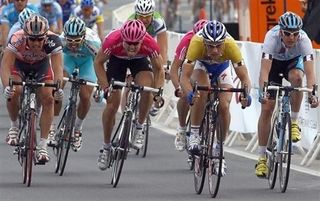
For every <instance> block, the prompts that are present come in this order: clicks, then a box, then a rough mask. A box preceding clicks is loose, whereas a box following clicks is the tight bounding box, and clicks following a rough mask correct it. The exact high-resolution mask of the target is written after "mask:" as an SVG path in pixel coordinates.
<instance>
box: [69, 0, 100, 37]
mask: <svg viewBox="0 0 320 201" xmlns="http://www.w3.org/2000/svg"><path fill="white" fill-rule="evenodd" d="M72 15H74V16H76V17H79V18H81V19H82V20H83V21H84V22H85V23H86V26H87V27H89V28H90V29H92V30H93V31H96V32H97V33H98V35H99V38H100V40H101V41H103V39H104V34H103V22H104V18H103V14H102V13H101V10H100V9H99V8H98V7H97V6H95V2H94V0H81V3H80V5H78V6H77V7H76V8H75V9H74V11H73V13H72Z"/></svg>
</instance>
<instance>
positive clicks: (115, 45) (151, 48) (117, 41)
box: [102, 29, 160, 60]
mask: <svg viewBox="0 0 320 201" xmlns="http://www.w3.org/2000/svg"><path fill="white" fill-rule="evenodd" d="M102 50H103V52H104V53H105V54H106V55H108V56H110V55H113V56H115V57H118V58H121V59H128V60H129V59H136V58H143V57H150V58H153V57H157V56H158V55H159V54H160V48H159V46H158V44H157V42H156V41H155V39H153V38H152V36H151V35H149V34H148V33H147V34H146V35H145V37H144V38H143V41H142V44H141V47H140V50H139V51H138V53H137V55H135V56H134V57H129V56H128V55H127V53H126V51H125V50H124V48H123V40H122V37H121V33H120V30H119V29H116V30H114V31H112V32H110V33H109V34H108V35H107V36H106V37H105V39H104V40H103V44H102Z"/></svg>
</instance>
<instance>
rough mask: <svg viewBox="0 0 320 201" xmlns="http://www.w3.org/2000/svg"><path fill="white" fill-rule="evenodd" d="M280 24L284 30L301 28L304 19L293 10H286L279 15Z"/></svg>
mask: <svg viewBox="0 0 320 201" xmlns="http://www.w3.org/2000/svg"><path fill="white" fill-rule="evenodd" d="M278 24H279V26H280V28H281V29H283V30H300V29H301V28H302V24H303V23H302V19H301V18H300V16H299V15H297V14H295V13H293V12H286V13H284V14H283V15H281V16H280V17H279V22H278Z"/></svg>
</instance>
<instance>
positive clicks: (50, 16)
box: [37, 2, 62, 26]
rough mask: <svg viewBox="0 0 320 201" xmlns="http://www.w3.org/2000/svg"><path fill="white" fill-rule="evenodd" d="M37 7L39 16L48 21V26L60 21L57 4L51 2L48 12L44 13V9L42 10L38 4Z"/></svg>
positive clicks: (60, 10)
mask: <svg viewBox="0 0 320 201" xmlns="http://www.w3.org/2000/svg"><path fill="white" fill-rule="evenodd" d="M37 6H38V10H39V13H40V15H41V16H43V17H45V18H46V19H47V20H48V22H49V26H51V25H57V21H58V20H60V19H61V20H62V9H61V6H60V4H58V3H57V2H53V3H52V4H51V11H50V12H47V11H45V9H43V7H42V6H41V4H38V5H37Z"/></svg>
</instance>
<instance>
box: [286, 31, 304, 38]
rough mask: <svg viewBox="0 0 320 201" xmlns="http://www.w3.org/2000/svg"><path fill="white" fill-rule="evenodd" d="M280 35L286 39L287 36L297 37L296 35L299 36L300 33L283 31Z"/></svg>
mask: <svg viewBox="0 0 320 201" xmlns="http://www.w3.org/2000/svg"><path fill="white" fill-rule="evenodd" d="M282 33H283V34H284V35H285V36H287V37H289V36H291V35H293V36H294V37H296V36H298V35H299V34H300V31H295V32H290V31H285V30H283V31H282Z"/></svg>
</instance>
